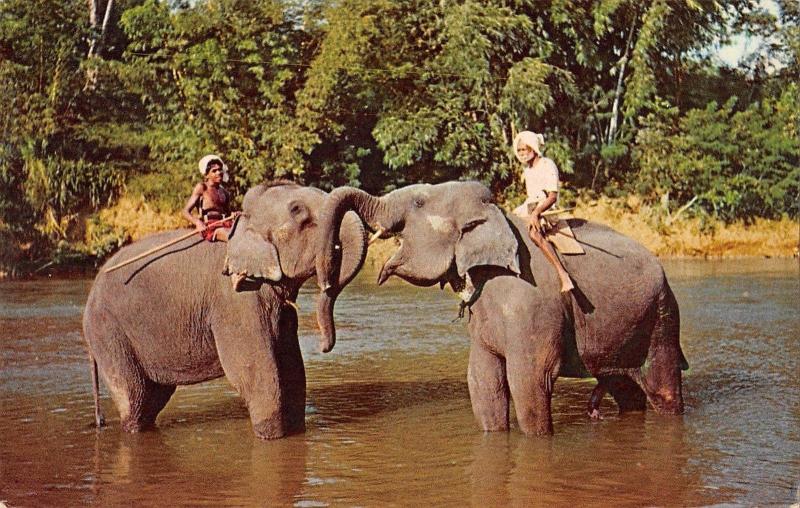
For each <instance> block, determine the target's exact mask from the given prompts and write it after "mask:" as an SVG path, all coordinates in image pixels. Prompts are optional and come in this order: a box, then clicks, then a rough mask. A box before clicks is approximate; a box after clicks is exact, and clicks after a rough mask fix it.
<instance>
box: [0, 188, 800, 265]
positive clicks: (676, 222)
mask: <svg viewBox="0 0 800 508" xmlns="http://www.w3.org/2000/svg"><path fill="white" fill-rule="evenodd" d="M564 217H576V218H582V219H587V220H592V221H596V222H600V223H603V224H606V225H608V226H610V227H612V228H614V229H616V230H617V231H619V232H621V233H623V234H625V235H628V236H630V237H632V238H634V239H636V240H637V241H639V242H640V243H642V244H643V245H644V246H645V247H647V248H648V249H649V250H650V251H651V252H653V253H654V254H655V255H656V256H658V257H659V258H661V259H682V258H701V259H729V258H791V257H797V256H798V246H799V245H800V224H798V222H796V221H793V220H790V219H788V218H784V219H782V220H766V219H756V220H754V221H753V223H752V224H745V223H743V222H737V223H733V224H725V223H722V222H717V221H709V220H703V219H700V218H695V217H686V216H685V214H682V213H677V214H672V215H671V214H669V213H668V212H666V211H665V210H664V209H663V208H661V207H658V206H651V205H646V204H643V203H642V202H641V201H640V200H639V199H637V198H636V197H628V198H626V199H609V198H600V199H595V200H589V199H578V200H577V202H576V204H575V207H574V209H573V210H571V211H570V212H569V213H568V214H565V215H564ZM183 226H185V223H184V221H183V219H181V218H180V216H179V214H178V212H177V211H174V210H161V209H159V208H157V207H154V206H152V205H149V204H148V203H146V202H144V201H142V200H136V199H130V198H122V199H120V200H119V201H118V202H117V203H116V204H115V205H114V206H113V207H110V208H107V209H104V210H101V211H100V212H98V213H97V214H94V215H92V216H87V217H85V218H84V219H83V220H81V221H80V222H79V223H78V225H77V227H75V228H74V229H73V230H72V231H71V232H70V235H69V240H68V241H62V242H61V243H60V244H59V247H58V248H57V249H55V251H54V252H53V253H52V255H51V256H50V257H49V258H42V259H38V260H35V261H31V260H30V258H28V259H29V260H28V261H27V262H24V263H21V262H17V263H16V264H15V262H14V260H15V259H17V260H19V259H22V258H23V256H20V254H24V252H25V250H26V249H31V248H32V246H31V245H19V244H15V242H14V241H13V238H12V236H11V235H9V234H3V235H0V236H2V237H3V238H2V239H3V240H4V241H3V242H2V244H1V245H0V250H2V251H4V252H2V253H0V254H3V256H2V257H1V258H2V259H3V260H5V266H0V279H2V278H9V277H31V276H33V277H35V276H51V275H59V276H69V275H75V274H78V275H85V274H87V273H92V272H93V271H95V270H96V268H97V266H99V265H100V264H102V262H103V260H104V259H106V258H107V257H108V256H110V255H111V254H112V253H114V252H115V251H116V250H118V249H119V248H120V246H122V245H124V244H127V243H130V242H133V241H136V240H138V239H139V238H142V237H143V236H146V235H149V234H152V233H154V232H157V231H161V230H167V229H175V228H180V227H183ZM0 233H1V232H0ZM395 249H396V241H395V240H384V241H378V242H376V243H375V244H374V245H373V246H372V247H370V249H369V253H368V255H367V261H366V263H367V265H369V266H373V265H377V266H380V265H381V264H383V262H384V261H385V260H386V259H387V257H388V256H390V255H391V253H392V252H393V251H394V250H395Z"/></svg>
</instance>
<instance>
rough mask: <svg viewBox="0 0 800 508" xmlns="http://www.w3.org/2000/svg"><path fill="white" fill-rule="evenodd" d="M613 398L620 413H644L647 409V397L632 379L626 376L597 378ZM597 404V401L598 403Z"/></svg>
mask: <svg viewBox="0 0 800 508" xmlns="http://www.w3.org/2000/svg"><path fill="white" fill-rule="evenodd" d="M598 381H600V383H602V384H603V385H604V386H605V387H606V388H607V389H608V393H610V394H611V396H612V397H614V402H616V403H617V407H619V412H620V413H627V412H629V411H644V410H646V409H647V395H646V394H645V392H644V390H642V388H641V387H640V386H639V384H638V383H636V382H635V381H634V380H633V379H631V378H630V377H629V376H626V375H612V376H604V377H602V378H598ZM598 403H599V401H598Z"/></svg>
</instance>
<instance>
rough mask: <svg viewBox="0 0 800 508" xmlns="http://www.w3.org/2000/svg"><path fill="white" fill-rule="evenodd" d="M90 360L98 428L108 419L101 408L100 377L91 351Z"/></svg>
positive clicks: (103, 425)
mask: <svg viewBox="0 0 800 508" xmlns="http://www.w3.org/2000/svg"><path fill="white" fill-rule="evenodd" d="M89 361H90V362H91V363H92V395H94V422H95V425H97V428H98V429H99V428H101V427H105V425H106V419H105V417H104V416H103V411H102V409H101V408H100V379H99V377H98V375H97V360H95V359H94V356H92V354H91V353H89Z"/></svg>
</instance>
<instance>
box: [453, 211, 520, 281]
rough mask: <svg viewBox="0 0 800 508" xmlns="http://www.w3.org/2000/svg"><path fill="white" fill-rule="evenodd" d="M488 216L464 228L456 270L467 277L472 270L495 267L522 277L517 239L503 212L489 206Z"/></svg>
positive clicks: (457, 245) (468, 223)
mask: <svg viewBox="0 0 800 508" xmlns="http://www.w3.org/2000/svg"><path fill="white" fill-rule="evenodd" d="M485 210H486V214H485V215H484V216H482V217H477V218H473V219H470V220H468V221H467V222H465V223H464V224H463V225H462V226H461V238H460V239H459V241H458V243H457V244H456V268H457V269H458V275H459V276H460V277H464V276H465V275H466V274H467V271H468V270H469V269H470V268H473V267H475V266H483V265H491V266H499V267H502V268H507V269H509V270H511V271H513V272H514V273H517V274H519V273H520V270H519V260H518V258H517V248H518V244H517V238H516V237H515V236H514V233H513V232H512V231H511V227H510V226H509V225H508V221H507V220H506V217H505V215H503V212H501V211H500V209H499V208H497V207H496V206H495V205H493V204H487V205H486V208H485Z"/></svg>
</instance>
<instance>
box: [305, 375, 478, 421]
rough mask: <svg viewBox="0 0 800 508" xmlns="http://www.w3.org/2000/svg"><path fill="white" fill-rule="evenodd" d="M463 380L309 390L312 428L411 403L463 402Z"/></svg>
mask: <svg viewBox="0 0 800 508" xmlns="http://www.w3.org/2000/svg"><path fill="white" fill-rule="evenodd" d="M465 397H467V398H468V397H469V390H468V389H467V383H466V381H456V380H441V381H422V382H417V381H401V382H388V381H387V382H380V383H368V382H355V383H342V384H340V385H335V386H324V387H318V388H314V389H313V390H311V391H310V392H309V394H308V399H309V401H310V402H311V404H312V405H313V406H314V407H315V409H316V411H317V412H318V413H319V414H318V416H317V420H316V425H318V426H326V427H331V426H335V425H342V424H347V423H349V422H352V421H354V420H358V419H362V418H368V417H371V416H375V415H379V414H382V413H389V412H393V411H397V410H400V409H405V408H408V407H410V406H412V405H415V404H421V403H425V404H428V403H434V402H444V401H455V400H463V399H464V398H465Z"/></svg>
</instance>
